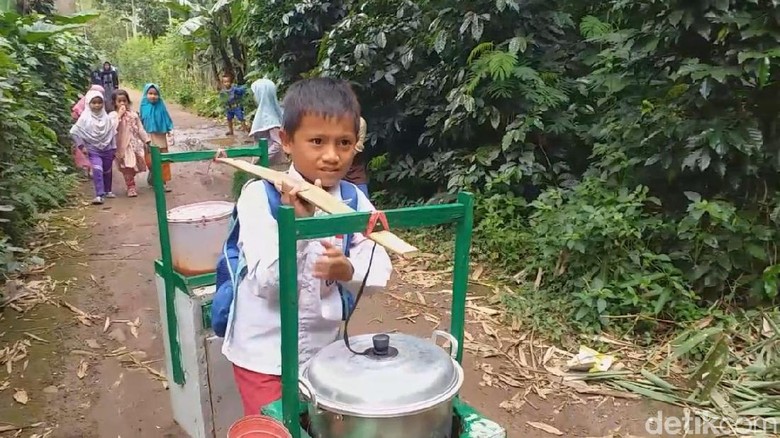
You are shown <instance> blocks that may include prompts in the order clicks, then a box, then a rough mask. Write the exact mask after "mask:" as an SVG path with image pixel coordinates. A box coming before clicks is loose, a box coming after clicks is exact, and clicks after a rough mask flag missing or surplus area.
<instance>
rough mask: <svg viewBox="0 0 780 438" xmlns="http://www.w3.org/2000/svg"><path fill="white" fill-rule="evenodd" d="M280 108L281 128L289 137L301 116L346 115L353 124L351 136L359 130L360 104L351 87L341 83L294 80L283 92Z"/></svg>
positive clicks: (327, 80)
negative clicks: (281, 113) (281, 114)
mask: <svg viewBox="0 0 780 438" xmlns="http://www.w3.org/2000/svg"><path fill="white" fill-rule="evenodd" d="M282 106H283V107H284V115H283V120H282V128H283V129H284V130H285V132H287V134H288V135H290V136H292V135H294V134H295V131H296V130H297V129H298V127H299V126H300V124H301V119H303V116H305V115H317V116H321V117H325V118H331V117H344V116H347V117H350V118H352V119H354V121H355V134H357V133H358V131H359V130H360V103H359V102H358V99H357V96H355V92H354V91H352V87H351V86H350V85H349V83H348V82H346V81H343V80H339V79H333V78H310V79H304V80H301V81H298V82H296V83H294V84H292V85H291V86H290V88H288V89H287V94H285V96H284V101H283V103H282Z"/></svg>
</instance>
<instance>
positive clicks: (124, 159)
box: [111, 90, 151, 198]
mask: <svg viewBox="0 0 780 438" xmlns="http://www.w3.org/2000/svg"><path fill="white" fill-rule="evenodd" d="M113 101H114V108H116V109H117V111H116V113H111V115H114V114H117V119H118V125H117V132H116V162H117V165H118V166H119V171H120V172H122V176H124V178H125V184H126V185H127V196H128V197H130V198H135V197H136V196H138V190H137V189H136V187H135V176H136V174H138V173H140V172H143V171H145V170H146V163H145V161H144V147H146V148H148V147H149V144H150V143H151V139H150V138H149V134H147V133H146V131H144V126H143V124H142V123H141V117H140V116H139V115H138V113H136V112H135V111H133V110H132V109H131V107H130V105H132V102H130V96H129V95H128V94H127V91H125V90H116V91H114V96H113ZM120 109H123V113H124V114H123V115H122V116H121V117H119V116H118V114H119V110H120Z"/></svg>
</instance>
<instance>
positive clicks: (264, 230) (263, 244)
mask: <svg viewBox="0 0 780 438" xmlns="http://www.w3.org/2000/svg"><path fill="white" fill-rule="evenodd" d="M237 208H238V221H239V224H240V226H241V229H240V231H239V236H238V244H239V247H240V248H241V251H242V252H243V253H244V257H245V259H246V267H247V275H246V278H247V279H255V280H256V281H257V283H258V285H259V287H258V288H257V290H253V291H252V292H254V294H255V295H258V296H261V297H264V298H272V297H273V296H276V295H278V293H279V233H278V230H279V228H278V225H277V222H276V220H275V219H274V218H273V216H272V215H271V211H270V207H269V205H268V194H267V193H266V188H265V184H264V183H263V182H262V181H255V182H253V183H250V184H248V185H247V186H246V187H245V188H244V190H243V191H242V192H241V196H239V198H238V202H237ZM308 243H309V241H298V248H297V249H298V266H299V267H300V266H301V265H302V261H303V259H304V257H305V251H306V248H307V246H308Z"/></svg>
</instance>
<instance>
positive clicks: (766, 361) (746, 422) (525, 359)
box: [387, 255, 780, 438]
mask: <svg viewBox="0 0 780 438" xmlns="http://www.w3.org/2000/svg"><path fill="white" fill-rule="evenodd" d="M436 257H437V256H434V255H429V257H428V258H427V259H428V262H426V261H425V257H424V258H423V261H420V260H416V259H415V260H407V259H398V260H396V261H395V263H394V265H395V266H396V270H397V272H398V274H399V276H400V277H401V279H402V280H403V283H404V285H403V286H400V287H396V290H398V289H400V288H401V287H403V288H406V287H408V286H413V288H414V289H427V290H431V289H433V288H434V287H436V286H439V285H440V284H442V283H447V282H449V281H450V278H448V277H449V274H451V271H433V272H430V271H429V272H428V275H424V274H423V273H422V271H423V270H424V269H425V268H426V267H428V266H430V259H435V258H436ZM473 272H474V273H475V274H477V275H475V274H472V278H471V282H472V283H474V282H475V280H476V279H478V278H479V277H481V276H483V275H484V274H483V272H484V268H481V267H479V268H478V269H475V270H474V271H473ZM477 283H479V284H480V285H483V286H486V285H487V286H492V285H489V284H487V283H484V282H477ZM438 293H441V294H443V295H449V294H451V291H441V292H438ZM500 293H501V292H500V291H499V288H498V287H495V286H493V295H492V296H490V294H488V295H489V296H471V295H470V296H469V297H468V299H467V305H466V313H467V317H466V322H467V324H466V325H467V327H466V332H465V333H464V349H466V350H468V351H470V352H471V353H472V354H474V355H475V356H476V357H477V358H478V359H479V360H483V362H482V363H478V367H479V370H480V371H482V381H481V382H480V385H482V386H490V387H496V388H501V389H504V390H507V391H509V390H512V389H514V391H511V393H512V394H513V396H512V397H511V398H509V399H508V400H504V401H503V402H501V403H500V407H501V408H503V409H505V410H507V411H509V412H513V413H514V412H518V411H519V410H520V409H522V408H523V406H525V405H526V404H531V403H530V401H529V400H528V399H527V396H528V395H529V394H531V393H534V394H536V395H537V396H539V397H540V398H543V399H544V398H546V397H547V396H548V395H550V394H553V393H556V394H560V395H568V396H569V397H572V398H574V399H575V400H579V402H583V401H582V399H580V398H579V397H578V396H577V395H576V394H582V395H588V396H595V397H599V398H601V399H602V401H603V400H605V399H606V398H621V399H629V400H636V399H640V398H645V399H652V400H655V401H659V402H663V403H668V404H672V405H676V406H680V407H683V408H685V409H689V410H690V412H692V413H693V414H694V415H697V416H699V417H701V418H702V419H704V420H707V421H710V422H711V424H713V425H720V430H718V431H717V432H718V433H723V434H729V435H734V434H737V435H742V436H755V435H756V434H760V435H761V436H769V435H766V433H767V432H768V431H770V430H777V429H778V427H780V328H779V327H780V312H779V311H774V312H772V313H771V314H767V313H758V312H754V313H752V314H750V315H749V316H748V314H746V315H745V317H744V319H745V320H744V321H740V322H739V323H733V324H732V325H731V326H730V327H728V328H726V327H724V326H723V325H716V324H715V323H714V322H713V321H714V320H713V318H711V317H708V318H705V319H703V320H701V321H699V322H697V323H695V324H693V325H691V327H690V328H688V329H687V330H684V331H683V332H682V333H680V334H679V335H678V336H676V337H674V338H672V339H668V340H667V341H666V342H663V343H662V345H660V346H658V347H656V348H654V349H651V350H649V351H648V349H647V348H643V347H640V346H637V345H635V344H634V343H632V342H630V339H626V340H622V339H614V338H611V337H610V336H608V335H606V334H601V335H596V336H583V340H584V341H587V342H590V343H591V345H581V346H580V351H578V352H577V353H576V354H575V353H570V352H567V351H563V350H561V349H559V348H557V347H554V346H550V345H546V344H545V343H544V342H543V341H542V340H541V339H538V338H535V337H534V333H533V332H530V333H529V332H525V333H524V332H522V325H521V324H520V322H519V321H517V320H516V319H515V318H511V317H510V316H509V315H507V314H506V312H504V311H503V310H502V309H501V308H497V307H494V306H492V305H491V304H496V303H498V302H499V301H500ZM418 294H420V292H407V293H404V294H399V293H389V294H387V295H388V296H389V297H390V298H392V299H394V300H396V301H399V302H400V303H401V304H403V305H406V306H415V307H417V308H420V307H425V308H428V309H436V310H437V311H438V312H439V314H441V313H448V312H449V304H448V303H436V302H435V301H434V302H431V301H430V299H427V300H426V299H425V298H420V297H417V295H418ZM425 294H426V295H428V296H431V295H434V294H437V292H425ZM412 314H414V313H407V315H412ZM432 316H434V318H436V319H437V320H438V316H435V315H432ZM510 318H511V319H510ZM426 320H429V319H428V318H426ZM429 321H430V320H429ZM470 331H471V332H470ZM595 346H598V347H601V348H603V350H602V351H597V349H596V348H594V347H595ZM518 390H519V391H518ZM589 398H592V397H589ZM529 426H530V427H533V428H535V429H539V430H543V431H545V432H546V433H548V434H552V435H559V433H560V434H562V433H561V432H560V431H559V430H557V429H555V428H554V427H552V426H549V425H545V424H544V423H538V422H537V423H534V424H529ZM548 426H549V427H548ZM556 431H557V432H556ZM613 436H614V437H618V436H621V435H619V434H612V435H609V437H613ZM605 438H606V437H605Z"/></svg>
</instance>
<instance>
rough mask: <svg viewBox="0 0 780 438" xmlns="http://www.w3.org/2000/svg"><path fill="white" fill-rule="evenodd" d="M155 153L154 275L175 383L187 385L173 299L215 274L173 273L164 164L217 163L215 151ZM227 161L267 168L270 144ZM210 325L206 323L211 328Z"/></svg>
mask: <svg viewBox="0 0 780 438" xmlns="http://www.w3.org/2000/svg"><path fill="white" fill-rule="evenodd" d="M150 150H151V153H152V186H153V188H154V202H155V207H156V210H157V230H158V233H159V237H160V252H161V255H162V257H161V259H160V260H157V261H156V262H155V264H154V268H155V272H156V273H157V274H158V275H159V276H160V277H162V279H163V281H164V282H165V316H166V320H167V323H168V333H167V335H168V339H169V341H170V353H169V354H170V355H171V363H172V365H173V381H174V382H175V383H177V384H179V385H183V384H184V367H183V366H182V362H181V347H180V345H179V336H178V331H179V329H178V322H177V320H176V309H175V307H174V299H175V294H176V289H177V288H178V289H180V290H182V291H186V292H187V293H188V292H189V291H190V290H192V289H194V288H197V287H201V286H206V285H210V284H214V282H215V281H216V280H215V277H216V275H215V274H214V273H209V274H202V275H196V276H185V275H182V274H180V273H178V272H176V271H175V270H174V269H173V261H172V255H171V239H170V233H169V231H168V206H167V203H166V201H165V187H164V184H163V177H162V172H161V170H162V165H163V163H187V162H193V161H209V160H213V159H214V154H215V152H216V151H210V150H209V151H196V152H167V153H162V152H160V148H158V147H151V148H150ZM225 155H226V156H227V157H228V158H242V157H257V158H258V159H259V160H258V162H259V164H260V165H261V166H265V167H268V142H267V141H266V140H260V141H259V142H257V144H256V145H255V146H254V147H243V148H233V149H225ZM204 315H206V316H208V315H210V312H209V309H208V308H206V309H204ZM209 325H210V321H205V322H204V326H206V327H208V326H209Z"/></svg>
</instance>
